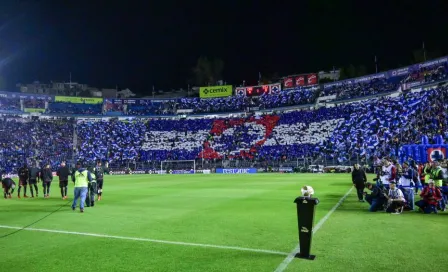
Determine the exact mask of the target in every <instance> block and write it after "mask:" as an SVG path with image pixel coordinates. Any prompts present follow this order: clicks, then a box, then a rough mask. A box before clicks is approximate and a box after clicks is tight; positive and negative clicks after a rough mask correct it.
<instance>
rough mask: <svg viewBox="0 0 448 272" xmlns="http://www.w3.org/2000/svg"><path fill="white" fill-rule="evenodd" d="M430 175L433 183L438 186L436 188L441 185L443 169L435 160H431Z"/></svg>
mask: <svg viewBox="0 0 448 272" xmlns="http://www.w3.org/2000/svg"><path fill="white" fill-rule="evenodd" d="M430 176H431V179H432V180H434V184H435V185H436V187H438V188H440V187H442V183H443V171H442V167H440V165H439V162H437V161H433V162H432V168H431V172H430Z"/></svg>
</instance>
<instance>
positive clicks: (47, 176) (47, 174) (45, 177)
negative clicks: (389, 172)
mask: <svg viewBox="0 0 448 272" xmlns="http://www.w3.org/2000/svg"><path fill="white" fill-rule="evenodd" d="M52 181H53V172H52V171H51V169H50V164H46V165H45V168H44V169H42V184H43V187H44V197H45V198H49V197H50V187H51V182H52Z"/></svg>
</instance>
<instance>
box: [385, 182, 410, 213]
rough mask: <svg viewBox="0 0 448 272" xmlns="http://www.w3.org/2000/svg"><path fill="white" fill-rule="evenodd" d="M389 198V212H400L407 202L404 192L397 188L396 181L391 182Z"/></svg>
mask: <svg viewBox="0 0 448 272" xmlns="http://www.w3.org/2000/svg"><path fill="white" fill-rule="evenodd" d="M389 186H390V189H389V194H388V196H387V198H388V207H387V209H386V211H387V212H389V213H394V214H399V213H400V212H401V209H402V208H403V207H404V205H405V204H406V200H405V198H404V195H403V192H402V191H401V190H400V189H398V188H397V185H396V183H395V182H391V183H390V185H389Z"/></svg>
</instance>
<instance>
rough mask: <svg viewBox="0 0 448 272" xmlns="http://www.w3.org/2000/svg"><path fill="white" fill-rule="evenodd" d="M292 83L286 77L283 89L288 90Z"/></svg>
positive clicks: (290, 79)
mask: <svg viewBox="0 0 448 272" xmlns="http://www.w3.org/2000/svg"><path fill="white" fill-rule="evenodd" d="M292 82H293V81H292V78H290V77H288V78H286V79H285V82H284V83H283V84H284V85H285V87H287V88H289V87H292V86H293V84H292Z"/></svg>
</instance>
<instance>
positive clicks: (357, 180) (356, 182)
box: [352, 163, 367, 202]
mask: <svg viewBox="0 0 448 272" xmlns="http://www.w3.org/2000/svg"><path fill="white" fill-rule="evenodd" d="M352 182H353V186H355V188H356V193H357V194H358V199H359V201H360V202H364V198H363V194H364V187H365V185H364V184H365V183H366V182H367V176H366V172H365V171H364V169H362V168H361V166H360V165H359V164H357V163H356V164H355V165H354V167H353V172H352Z"/></svg>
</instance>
